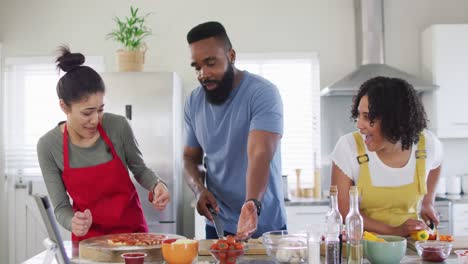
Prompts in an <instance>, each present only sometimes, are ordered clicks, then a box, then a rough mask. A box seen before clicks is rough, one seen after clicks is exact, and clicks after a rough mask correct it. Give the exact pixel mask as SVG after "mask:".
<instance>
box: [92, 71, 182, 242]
mask: <svg viewBox="0 0 468 264" xmlns="http://www.w3.org/2000/svg"><path fill="white" fill-rule="evenodd" d="M101 76H102V78H103V80H104V83H105V85H106V94H105V97H104V104H105V105H104V111H105V112H110V113H115V114H120V115H123V116H126V117H127V119H128V120H129V122H130V125H131V127H132V129H133V132H134V135H135V138H136V140H137V142H138V145H139V147H140V150H141V152H142V154H143V159H144V161H145V163H146V165H147V166H148V167H149V168H150V169H152V170H153V171H155V172H156V173H157V174H158V175H159V176H160V177H161V178H162V179H163V180H164V181H165V182H166V183H167V186H168V188H169V191H170V193H171V200H170V202H169V204H168V205H167V207H166V209H165V210H163V211H158V210H156V209H155V208H154V207H153V206H152V204H151V203H149V202H148V190H146V189H144V188H143V187H142V186H140V184H139V183H137V182H136V181H135V179H134V178H133V175H132V174H131V171H130V175H132V181H133V182H134V185H135V187H136V189H137V191H138V195H139V196H140V201H141V204H142V207H143V211H144V214H145V217H146V221H147V223H148V228H149V231H150V232H152V233H168V234H181V233H182V228H183V227H182V224H183V223H182V221H181V220H182V213H183V212H182V206H181V205H182V197H183V195H182V182H183V174H182V171H183V162H182V111H183V98H182V85H181V81H180V78H179V77H178V76H177V74H175V73H173V72H116V73H102V74H101Z"/></svg>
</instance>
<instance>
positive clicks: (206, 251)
mask: <svg viewBox="0 0 468 264" xmlns="http://www.w3.org/2000/svg"><path fill="white" fill-rule="evenodd" d="M215 242H216V239H202V240H200V241H199V244H198V255H200V256H210V255H211V254H210V246H211V245H212V244H213V243H215ZM247 247H248V250H247V252H245V254H246V255H266V251H265V247H264V246H263V243H262V240H261V239H249V242H248V243H247Z"/></svg>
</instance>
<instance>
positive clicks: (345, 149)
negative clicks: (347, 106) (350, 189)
mask: <svg viewBox="0 0 468 264" xmlns="http://www.w3.org/2000/svg"><path fill="white" fill-rule="evenodd" d="M423 133H424V136H425V138H426V151H427V158H426V180H427V175H428V174H429V171H431V170H432V169H435V168H437V167H439V166H440V164H441V163H442V157H443V149H442V143H441V142H440V140H439V139H438V138H437V137H436V136H435V135H434V134H433V133H432V132H431V131H429V130H424V132H423ZM363 140H364V137H363ZM364 147H365V150H366V153H367V155H368V156H369V172H370V176H371V180H372V184H373V185H374V186H378V187H395V186H401V185H406V184H410V183H412V182H413V181H414V173H415V170H416V156H415V151H416V150H417V148H418V146H417V144H416V145H413V146H412V147H411V156H410V159H409V161H408V163H407V164H406V165H405V166H404V167H403V168H391V167H389V166H387V165H385V164H384V163H383V162H382V161H381V160H380V159H379V157H378V156H377V154H376V153H375V152H370V151H369V150H368V149H367V146H366V145H365V144H364ZM357 155H358V154H357V149H356V142H355V140H354V137H353V134H352V133H349V134H346V135H344V136H342V137H340V139H339V140H338V142H337V143H336V146H335V149H333V152H332V153H331V154H330V156H329V157H330V159H331V160H332V161H333V162H334V163H335V164H336V166H338V168H340V169H341V170H342V171H343V172H344V174H346V176H348V177H349V178H350V179H351V180H353V181H354V182H355V183H357V179H358V178H359V164H358V162H357V160H356V157H357Z"/></svg>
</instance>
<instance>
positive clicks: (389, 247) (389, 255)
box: [363, 235, 406, 264]
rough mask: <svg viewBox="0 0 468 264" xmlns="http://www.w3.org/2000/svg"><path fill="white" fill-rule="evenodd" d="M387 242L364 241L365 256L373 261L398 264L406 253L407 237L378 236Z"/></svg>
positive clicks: (383, 263)
mask: <svg viewBox="0 0 468 264" xmlns="http://www.w3.org/2000/svg"><path fill="white" fill-rule="evenodd" d="M378 237H381V238H383V239H384V240H385V242H377V241H369V240H363V241H364V256H365V257H366V258H367V259H368V260H369V261H370V262H371V263H379V264H397V263H400V261H401V259H402V258H403V257H404V256H405V254H406V238H404V237H400V236H384V235H382V236H378Z"/></svg>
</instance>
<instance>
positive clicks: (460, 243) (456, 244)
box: [407, 236, 468, 252]
mask: <svg viewBox="0 0 468 264" xmlns="http://www.w3.org/2000/svg"><path fill="white" fill-rule="evenodd" d="M407 241H408V243H407V246H408V248H410V249H412V250H414V251H416V247H415V244H414V243H416V242H415V241H414V240H412V239H407ZM459 249H468V236H454V237H453V242H452V252H454V251H455V250H459Z"/></svg>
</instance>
